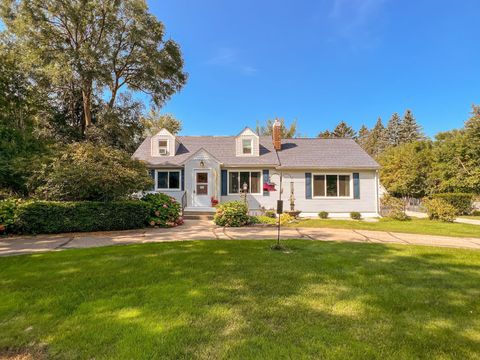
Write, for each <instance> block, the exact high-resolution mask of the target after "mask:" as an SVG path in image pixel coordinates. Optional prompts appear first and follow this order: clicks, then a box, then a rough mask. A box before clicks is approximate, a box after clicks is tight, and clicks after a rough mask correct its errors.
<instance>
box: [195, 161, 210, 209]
mask: <svg viewBox="0 0 480 360" xmlns="http://www.w3.org/2000/svg"><path fill="white" fill-rule="evenodd" d="M193 180H194V188H193V206H199V207H210V206H212V205H211V200H210V197H211V189H210V187H211V181H210V170H203V169H202V170H195V173H194V179H193Z"/></svg>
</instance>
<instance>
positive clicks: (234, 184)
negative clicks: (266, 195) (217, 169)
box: [228, 171, 262, 194]
mask: <svg viewBox="0 0 480 360" xmlns="http://www.w3.org/2000/svg"><path fill="white" fill-rule="evenodd" d="M260 180H261V173H260V171H229V173H228V193H229V194H239V193H241V192H242V191H243V184H247V192H248V193H250V194H260V193H261V189H262V187H261V183H260Z"/></svg>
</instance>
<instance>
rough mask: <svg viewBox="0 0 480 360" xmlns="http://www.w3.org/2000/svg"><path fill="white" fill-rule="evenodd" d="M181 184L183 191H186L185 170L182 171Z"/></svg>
mask: <svg viewBox="0 0 480 360" xmlns="http://www.w3.org/2000/svg"><path fill="white" fill-rule="evenodd" d="M180 184H181V185H180V186H181V189H182V191H185V169H182V173H181V176H180Z"/></svg>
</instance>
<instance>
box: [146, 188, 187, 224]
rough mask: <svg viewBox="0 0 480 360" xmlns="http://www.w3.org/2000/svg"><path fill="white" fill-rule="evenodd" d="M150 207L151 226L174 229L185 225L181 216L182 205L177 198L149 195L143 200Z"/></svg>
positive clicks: (159, 194) (149, 222) (149, 221)
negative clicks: (173, 227)
mask: <svg viewBox="0 0 480 360" xmlns="http://www.w3.org/2000/svg"><path fill="white" fill-rule="evenodd" d="M142 200H143V201H145V202H147V203H148V204H149V205H150V216H149V217H148V224H149V225H150V226H160V227H172V226H177V225H181V224H183V218H182V217H181V216H180V204H179V203H178V201H177V200H175V198H173V197H171V196H168V195H166V194H161V193H158V194H147V195H145V196H144V197H143V198H142Z"/></svg>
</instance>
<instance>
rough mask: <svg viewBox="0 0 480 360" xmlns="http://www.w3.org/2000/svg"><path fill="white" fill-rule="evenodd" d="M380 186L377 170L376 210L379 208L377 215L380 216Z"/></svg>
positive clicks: (376, 171)
mask: <svg viewBox="0 0 480 360" xmlns="http://www.w3.org/2000/svg"><path fill="white" fill-rule="evenodd" d="M379 186H380V182H379V179H378V170H375V203H376V208H377V215H378V216H381V215H380V203H379V194H378V188H379Z"/></svg>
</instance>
